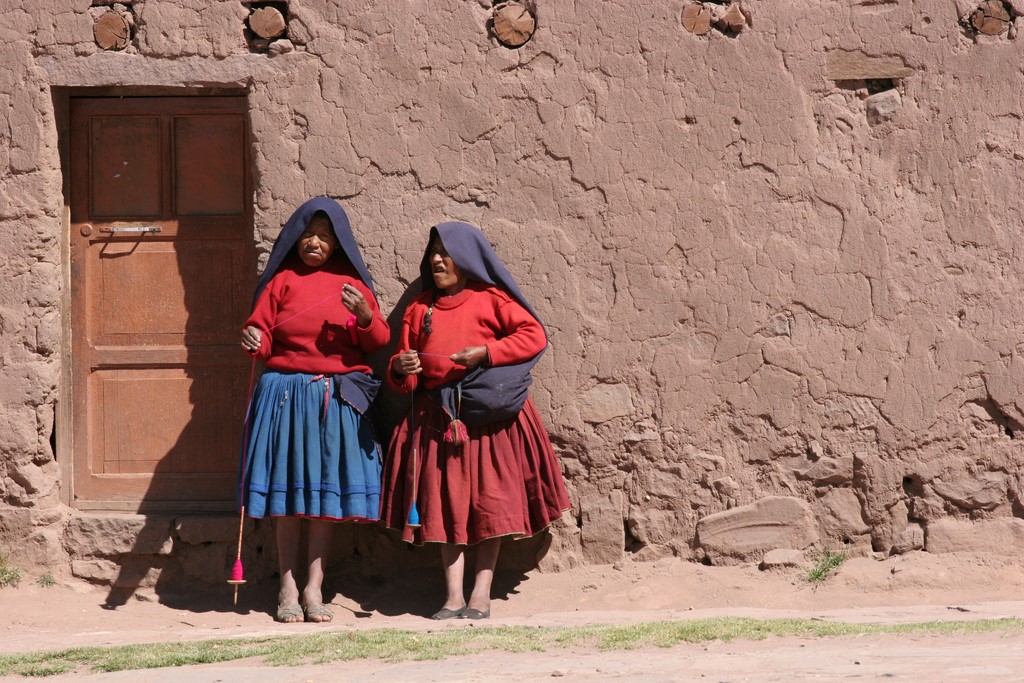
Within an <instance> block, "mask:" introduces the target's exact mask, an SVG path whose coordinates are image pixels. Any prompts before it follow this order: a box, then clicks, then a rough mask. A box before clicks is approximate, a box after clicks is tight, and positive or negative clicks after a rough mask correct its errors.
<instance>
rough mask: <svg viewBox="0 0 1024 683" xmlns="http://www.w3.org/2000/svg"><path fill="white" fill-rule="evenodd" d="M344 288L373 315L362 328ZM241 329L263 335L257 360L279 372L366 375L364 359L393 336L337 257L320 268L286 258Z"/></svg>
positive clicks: (366, 293) (354, 275) (348, 267)
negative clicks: (350, 288) (355, 291)
mask: <svg viewBox="0 0 1024 683" xmlns="http://www.w3.org/2000/svg"><path fill="white" fill-rule="evenodd" d="M346 283H347V284H350V285H352V286H353V287H355V288H356V289H358V290H359V291H360V292H362V294H363V296H364V297H366V302H367V303H368V304H369V306H370V310H371V311H372V312H373V320H372V321H370V324H369V326H367V327H365V328H362V327H359V326H358V325H357V324H356V321H355V314H354V313H352V312H351V311H349V310H348V309H347V308H345V305H344V304H343V303H341V288H342V285H344V284H346ZM350 321H351V322H350ZM245 324H246V326H249V325H252V326H254V327H256V328H258V329H259V330H260V331H261V332H262V333H263V338H262V339H261V340H260V349H259V351H257V352H256V355H257V356H258V357H259V358H260V359H261V360H262V361H263V363H264V365H266V366H267V367H268V368H270V369H272V370H279V371H282V372H308V373H313V374H324V375H335V374H342V373H346V372H352V371H355V372H363V373H369V372H370V366H369V365H368V364H367V363H366V354H367V353H369V352H370V351H376V350H377V349H379V348H381V347H382V346H384V344H386V343H387V342H388V339H389V338H390V336H391V330H390V329H389V328H388V324H387V321H385V320H384V318H383V316H381V314H380V308H379V307H378V306H377V300H376V299H375V298H374V296H373V294H372V293H371V292H370V289H369V288H368V287H367V286H366V285H365V284H363V281H362V280H360V279H359V275H358V274H357V273H356V270H355V268H353V267H352V264H350V263H349V262H348V259H345V258H343V257H340V256H335V258H332V259H330V260H329V261H328V262H327V263H325V264H324V265H322V266H320V267H319V268H310V267H309V266H307V265H305V264H304V263H302V261H300V260H299V259H298V258H289V259H288V260H287V261H285V263H284V264H282V266H281V269H280V270H278V272H277V273H276V274H275V275H274V277H272V278H271V279H270V282H269V283H267V286H266V288H264V290H263V291H262V292H261V293H260V298H259V300H257V302H256V306H255V307H254V308H253V311H252V315H250V316H249V319H248V320H247V321H246V322H245ZM353 331H354V332H353ZM353 334H354V337H355V339H353Z"/></svg>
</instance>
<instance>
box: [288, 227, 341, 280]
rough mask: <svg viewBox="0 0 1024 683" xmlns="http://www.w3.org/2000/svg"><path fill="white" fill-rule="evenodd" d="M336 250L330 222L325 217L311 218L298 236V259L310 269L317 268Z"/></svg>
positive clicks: (335, 239) (336, 245)
mask: <svg viewBox="0 0 1024 683" xmlns="http://www.w3.org/2000/svg"><path fill="white" fill-rule="evenodd" d="M337 248H338V238H337V237H335V236H334V229H333V228H331V221H330V220H329V219H328V218H327V217H326V216H313V218H312V219H310V221H309V225H307V226H306V229H305V230H304V231H303V232H302V234H301V235H299V243H298V250H299V258H300V259H302V262H303V263H305V264H306V265H307V266H309V267H310V268H319V267H320V266H322V265H323V264H325V263H327V259H329V258H331V254H333V253H334V251H335V250H336V249H337Z"/></svg>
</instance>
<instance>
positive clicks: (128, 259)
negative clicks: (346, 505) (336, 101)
mask: <svg viewBox="0 0 1024 683" xmlns="http://www.w3.org/2000/svg"><path fill="white" fill-rule="evenodd" d="M248 148H249V139H248V132H247V124H246V114H245V98H243V97H137V98H72V99H71V148H70V158H71V163H70V167H71V288H72V292H71V307H72V308H71V316H72V321H71V326H72V328H71V329H72V368H73V370H72V392H73V398H74V407H73V415H74V417H73V422H74V428H73V436H72V447H73V451H74V453H73V458H74V484H73V499H72V500H73V504H76V505H78V506H80V507H93V508H104V507H110V508H112V509H126V508H128V509H140V510H146V509H171V510H179V511H182V510H207V509H218V508H224V507H227V506H229V505H230V504H231V501H234V497H235V470H236V466H237V461H238V454H239V447H240V443H241V438H242V437H241V432H242V421H243V416H244V412H245V405H244V403H245V399H246V392H247V389H248V381H249V367H250V365H249V362H248V361H247V360H246V358H245V356H244V354H242V352H241V351H240V346H239V335H240V330H241V327H242V323H243V321H244V320H245V317H246V314H247V313H248V310H249V303H250V297H251V295H252V291H253V285H254V282H255V262H256V258H255V251H254V246H253V237H252V208H251V204H252V202H251V199H250V198H251V194H252V193H251V183H250V173H249V154H248Z"/></svg>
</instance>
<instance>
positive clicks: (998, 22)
mask: <svg viewBox="0 0 1024 683" xmlns="http://www.w3.org/2000/svg"><path fill="white" fill-rule="evenodd" d="M1012 20H1013V17H1012V15H1011V13H1010V9H1009V8H1008V7H1007V6H1006V3H1004V2H1003V1H1002V0H985V1H984V2H982V3H981V4H980V5H978V7H977V9H975V10H974V12H972V13H971V26H973V27H974V30H976V31H977V32H978V33H983V34H985V35H987V36H998V35H1002V34H1003V33H1006V32H1007V31H1008V30H1009V28H1010V22H1011V21H1012Z"/></svg>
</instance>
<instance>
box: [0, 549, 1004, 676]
mask: <svg viewBox="0 0 1024 683" xmlns="http://www.w3.org/2000/svg"><path fill="white" fill-rule="evenodd" d="M437 578H438V581H437V583H439V581H440V579H439V577H437ZM30 579H31V577H27V578H26V580H24V581H23V582H22V584H21V585H20V586H19V587H18V588H4V589H0V615H2V617H3V618H2V622H3V623H0V653H12V652H26V651H35V650H48V649H58V648H64V647H71V646H86V645H115V644H124V643H135V642H164V641H176V640H183V639H208V638H224V637H236V636H251V635H267V634H297V633H308V632H310V631H312V630H314V629H318V630H325V629H327V630H336V631H343V630H349V629H367V628H385V627H387V628H402V629H411V630H422V631H427V630H432V629H436V628H439V627H440V628H473V627H474V626H473V625H471V624H467V623H466V622H446V623H444V624H439V623H437V622H432V621H430V620H429V619H426V618H424V616H423V615H425V614H429V613H430V610H431V609H432V606H433V602H434V600H435V599H436V597H437V596H436V595H434V594H433V591H434V590H436V588H435V587H434V585H433V584H434V583H435V582H431V581H427V582H425V583H424V582H422V581H420V582H417V581H416V580H412V579H410V580H405V581H403V580H396V581H392V582H388V583H386V584H380V583H373V582H360V581H359V580H358V579H352V578H348V579H346V578H345V577H336V578H335V583H336V584H339V583H340V584H342V585H336V586H335V588H336V590H337V591H338V593H337V595H335V596H334V598H333V600H332V604H333V606H334V609H335V613H336V615H337V617H336V619H335V621H334V623H332V624H330V625H328V626H313V625H310V624H293V625H281V624H276V623H274V622H273V620H272V619H271V618H270V616H269V615H268V611H269V610H270V609H271V608H272V606H273V590H272V589H273V587H272V586H264V587H261V588H260V587H246V588H243V591H242V599H241V601H240V605H239V607H238V608H234V607H233V606H232V605H231V600H230V592H229V591H228V589H227V588H225V590H224V592H223V593H222V594H219V595H212V596H211V595H205V596H193V597H191V598H189V597H178V598H168V597H167V596H160V597H161V600H165V602H157V601H155V599H154V596H144V595H143V596H137V598H142V599H131V600H129V601H128V602H127V603H126V604H124V605H122V606H120V607H117V608H116V609H107V608H105V606H104V603H105V602H106V600H105V598H106V593H105V592H103V591H100V590H98V589H96V588H93V587H88V586H85V585H82V584H74V585H62V586H57V587H53V588H42V587H40V586H38V585H35V584H33V583H31V580H30ZM499 583H500V582H499ZM437 588H439V586H438V587H437ZM492 613H493V615H494V617H493V618H492V619H491V620H490V622H489V623H487V625H488V626H497V625H533V626H574V625H580V624H587V623H604V624H623V623H631V622H640V621H654V620H673V619H692V618H701V617H708V616H718V615H733V616H750V617H758V618H781V617H806V618H819V619H831V620H839V621H847V622H870V623H884V624H892V623H906V622H920V621H933V620H961V619H981V618H1000V617H1016V618H1024V564H1022V562H1021V561H1017V560H1011V559H1009V558H1003V557H993V556H978V555H941V556H935V555H928V554H925V553H915V554H912V555H909V556H904V557H901V558H896V559H889V560H886V561H877V560H871V559H866V558H865V559H855V560H850V561H848V562H847V563H846V564H845V565H844V566H843V567H842V568H841V570H840V571H839V572H838V574H837V575H835V576H833V577H831V578H830V579H829V580H828V581H826V582H825V583H824V585H821V586H819V587H817V588H813V587H811V586H810V585H809V584H808V583H807V582H806V581H805V580H804V579H803V574H802V573H801V572H799V571H797V570H787V571H780V572H761V571H758V570H757V569H756V568H754V567H750V566H746V567H704V566H701V565H695V564H691V563H686V562H679V561H677V560H661V561H658V562H653V563H629V562H626V563H623V564H621V565H617V566H616V567H610V566H602V567H586V568H580V569H576V570H572V571H568V572H562V573H558V574H542V573H538V572H532V573H530V574H528V575H526V576H521V577H517V578H516V580H515V581H513V582H511V583H508V582H506V584H505V588H504V589H503V590H502V591H501V597H500V598H499V599H496V600H495V601H494V603H493V605H492ZM1021 671H1024V636H1022V635H1017V634H1013V635H1007V634H1006V633H993V634H983V635H971V636H955V637H952V636H951V637H942V636H901V637H893V636H884V637H883V636H877V637H876V636H870V637H861V638H819V639H799V638H771V639H768V640H765V641H755V642H749V641H733V642H730V643H723V642H713V643H707V644H703V645H682V646H677V647H674V648H671V649H666V650H660V649H656V650H640V651H626V652H595V651H585V650H581V651H565V652H554V651H553V652H548V653H543V654H536V653H531V654H528V655H514V654H506V653H494V652H490V653H484V654H481V655H476V656H472V657H455V658H451V659H447V660H444V661H440V662H404V663H399V664H387V663H383V662H377V661H360V662H355V663H334V664H330V665H324V666H302V667H297V668H287V669H282V668H273V667H268V666H266V665H265V664H263V663H262V662H261V661H253V660H249V661H241V662H233V663H228V664H218V665H207V666H199V667H188V670H187V673H186V672H185V671H183V670H182V669H164V670H153V671H142V672H140V671H134V672H124V673H115V674H99V675H78V676H74V677H55V678H48V679H45V680H47V681H60V680H71V679H73V680H82V681H103V682H105V683H106V682H108V681H143V682H144V681H152V682H160V683H166V682H170V681H180V680H189V681H211V682H212V681H221V682H223V683H234V682H241V681H256V682H259V681H268V682H269V681H300V682H302V683H305V682H306V681H316V682H318V683H319V682H320V681H333V680H346V681H351V680H365V681H388V682H390V681H432V680H437V681H441V680H443V681H477V680H502V681H534V680H539V679H549V678H551V679H556V680H579V681H606V680H607V681H612V680H614V681H629V680H636V681H640V680H643V681H644V682H645V683H650V682H652V681H677V680H701V679H706V680H721V681H725V680H728V681H791V680H801V679H804V680H816V681H831V680H835V681H839V680H844V681H845V680H852V679H857V680H890V681H891V680H913V681H978V680H985V681H1016V680H1020V677H1021V674H1020V672H1021ZM0 680H4V681H7V680H24V679H18V678H10V677H8V678H0Z"/></svg>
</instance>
